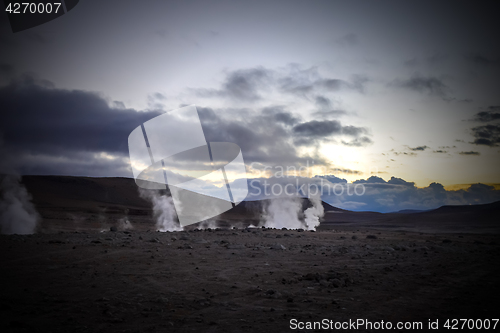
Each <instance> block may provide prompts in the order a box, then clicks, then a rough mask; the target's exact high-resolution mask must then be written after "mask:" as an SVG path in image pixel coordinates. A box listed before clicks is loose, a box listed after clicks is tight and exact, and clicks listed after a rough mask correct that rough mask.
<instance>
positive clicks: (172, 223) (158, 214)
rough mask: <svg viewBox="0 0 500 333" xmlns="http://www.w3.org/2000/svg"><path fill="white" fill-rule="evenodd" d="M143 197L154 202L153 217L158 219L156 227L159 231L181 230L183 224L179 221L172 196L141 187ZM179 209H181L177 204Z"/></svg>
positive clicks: (140, 193) (140, 192) (140, 191)
mask: <svg viewBox="0 0 500 333" xmlns="http://www.w3.org/2000/svg"><path fill="white" fill-rule="evenodd" d="M139 195H140V196H141V198H143V199H146V200H149V201H151V203H152V204H153V217H154V218H155V219H156V227H157V228H158V230H159V231H181V230H183V228H182V226H181V225H180V224H179V222H178V221H177V219H176V217H177V213H176V210H175V209H176V207H175V206H174V201H173V200H172V197H169V196H167V195H165V194H160V193H159V192H158V191H155V190H145V189H142V188H139ZM176 206H177V209H181V207H180V205H179V204H177V205H176Z"/></svg>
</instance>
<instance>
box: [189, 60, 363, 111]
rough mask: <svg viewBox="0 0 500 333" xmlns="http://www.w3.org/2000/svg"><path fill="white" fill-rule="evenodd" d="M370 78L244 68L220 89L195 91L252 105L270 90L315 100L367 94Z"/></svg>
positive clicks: (227, 78) (292, 68) (292, 69)
mask: <svg viewBox="0 0 500 333" xmlns="http://www.w3.org/2000/svg"><path fill="white" fill-rule="evenodd" d="M368 81H369V80H368V78H367V77H365V76H363V75H353V76H352V77H351V79H350V80H349V81H346V80H343V79H337V78H325V77H322V76H321V75H319V73H318V71H317V68H315V67H312V68H307V69H302V68H300V67H299V66H298V65H291V66H289V67H288V68H287V69H285V70H271V69H266V68H263V67H256V68H250V69H240V70H235V71H231V72H228V73H226V76H225V78H224V81H223V83H222V85H221V87H220V88H218V89H207V88H197V89H191V90H192V91H193V92H194V93H195V94H196V95H197V96H199V97H221V98H231V99H233V100H237V101H243V102H251V101H254V100H259V99H261V98H262V95H263V94H265V93H267V92H269V91H270V90H278V91H279V92H281V93H286V94H291V95H294V96H296V97H302V98H307V99H310V98H315V97H313V96H314V95H318V94H319V93H321V92H337V91H340V90H351V91H357V92H360V93H363V92H364V91H365V84H366V83H367V82H368ZM316 102H317V103H323V104H324V105H325V104H328V103H329V100H328V99H326V98H325V97H323V96H319V97H316Z"/></svg>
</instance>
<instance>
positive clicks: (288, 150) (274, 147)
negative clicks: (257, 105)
mask: <svg viewBox="0 0 500 333" xmlns="http://www.w3.org/2000/svg"><path fill="white" fill-rule="evenodd" d="M198 114H199V115H200V119H201V122H202V127H203V131H204V133H205V137H206V138H207V141H213V142H226V141H227V142H234V143H236V144H237V145H239V146H240V147H241V150H242V153H243V156H244V157H245V163H246V164H247V165H249V164H252V163H254V162H257V163H263V164H268V165H297V166H299V165H303V164H306V163H307V161H310V160H315V163H316V164H319V165H322V164H324V163H326V162H325V160H323V159H322V158H321V157H318V156H304V157H299V153H298V151H297V149H296V147H295V146H294V144H293V140H292V139H293V132H292V126H293V124H295V123H297V122H298V121H299V119H300V118H299V117H298V116H296V115H294V114H293V113H291V112H288V111H286V110H285V108H283V107H281V106H280V107H268V108H263V109H260V110H252V109H239V110H238V109H229V110H217V109H212V108H208V107H198Z"/></svg>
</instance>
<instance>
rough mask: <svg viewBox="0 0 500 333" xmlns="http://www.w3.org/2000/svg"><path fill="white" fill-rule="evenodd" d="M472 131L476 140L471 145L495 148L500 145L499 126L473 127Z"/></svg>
mask: <svg viewBox="0 0 500 333" xmlns="http://www.w3.org/2000/svg"><path fill="white" fill-rule="evenodd" d="M471 131H472V135H473V136H474V137H475V140H474V141H473V142H471V143H473V144H475V145H485V146H490V147H495V146H497V145H498V144H499V143H500V126H498V125H491V124H488V125H484V126H477V127H473V128H472V129H471Z"/></svg>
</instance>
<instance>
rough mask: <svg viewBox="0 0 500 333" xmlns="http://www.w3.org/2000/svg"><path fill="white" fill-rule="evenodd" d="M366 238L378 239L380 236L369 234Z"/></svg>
mask: <svg viewBox="0 0 500 333" xmlns="http://www.w3.org/2000/svg"><path fill="white" fill-rule="evenodd" d="M366 238H367V239H377V238H378V237H377V236H375V235H367V236H366Z"/></svg>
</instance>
